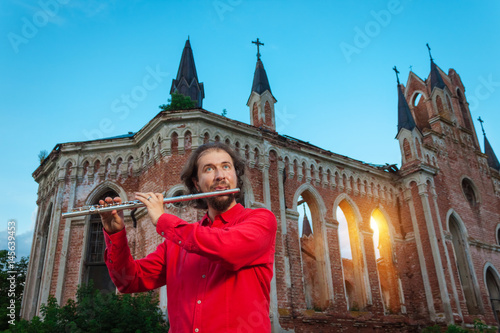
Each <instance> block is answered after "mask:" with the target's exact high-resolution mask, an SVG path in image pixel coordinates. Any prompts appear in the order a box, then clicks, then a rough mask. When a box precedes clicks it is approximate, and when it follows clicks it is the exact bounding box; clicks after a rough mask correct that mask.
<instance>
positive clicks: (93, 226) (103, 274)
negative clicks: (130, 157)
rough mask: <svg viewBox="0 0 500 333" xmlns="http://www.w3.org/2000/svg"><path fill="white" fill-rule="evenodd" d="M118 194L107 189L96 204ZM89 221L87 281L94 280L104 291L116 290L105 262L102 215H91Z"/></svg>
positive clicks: (86, 257) (95, 286)
mask: <svg viewBox="0 0 500 333" xmlns="http://www.w3.org/2000/svg"><path fill="white" fill-rule="evenodd" d="M117 196H118V194H117V193H116V192H115V191H112V190H110V191H107V192H105V193H103V194H102V195H101V196H99V198H98V199H97V200H96V202H94V204H98V203H99V200H101V199H104V198H106V197H111V198H115V197H117ZM89 222H90V223H89V229H88V237H87V254H86V256H85V259H86V260H85V269H86V271H85V273H86V274H85V282H86V283H89V282H90V280H92V281H93V283H94V288H95V289H99V290H101V291H104V292H114V291H115V290H116V287H115V285H114V284H113V281H111V278H110V277H109V272H108V268H107V267H106V263H105V262H104V250H105V249H106V244H105V243H104V234H103V231H102V223H101V217H100V216H99V214H94V215H91V216H90V221H89Z"/></svg>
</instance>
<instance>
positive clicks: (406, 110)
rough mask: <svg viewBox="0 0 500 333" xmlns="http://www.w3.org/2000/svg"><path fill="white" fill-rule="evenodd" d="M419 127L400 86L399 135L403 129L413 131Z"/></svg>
mask: <svg viewBox="0 0 500 333" xmlns="http://www.w3.org/2000/svg"><path fill="white" fill-rule="evenodd" d="M415 127H417V125H416V124H415V120H414V119H413V116H412V114H411V111H410V106H409V105H408V102H407V101H406V98H405V96H404V94H403V87H402V86H401V85H398V133H399V131H401V129H403V128H406V129H407V130H409V131H411V130H413V129H414V128H415Z"/></svg>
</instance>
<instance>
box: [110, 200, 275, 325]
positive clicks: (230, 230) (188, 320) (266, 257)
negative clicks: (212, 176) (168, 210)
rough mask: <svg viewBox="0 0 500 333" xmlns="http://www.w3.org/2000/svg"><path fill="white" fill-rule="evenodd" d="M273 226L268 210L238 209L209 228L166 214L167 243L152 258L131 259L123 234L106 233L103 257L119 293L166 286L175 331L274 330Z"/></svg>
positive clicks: (161, 229) (162, 222)
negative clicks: (271, 313) (271, 314)
mask: <svg viewBox="0 0 500 333" xmlns="http://www.w3.org/2000/svg"><path fill="white" fill-rule="evenodd" d="M276 228H277V225H276V217H275V216H274V215H273V213H272V212H270V211H269V210H267V209H263V208H259V209H245V208H244V207H243V206H242V205H240V204H237V205H236V206H234V207H232V208H231V209H230V210H228V211H227V212H225V213H223V214H221V215H217V216H216V217H215V220H214V221H213V223H212V222H211V221H210V219H209V218H208V215H205V217H204V218H203V219H202V220H201V221H199V222H197V223H187V222H185V221H183V220H181V219H180V218H178V217H177V216H174V215H170V214H163V215H162V216H161V217H160V218H159V220H158V224H157V225H156V231H157V232H158V233H159V234H160V235H162V236H163V237H165V241H164V242H162V243H161V244H160V245H158V247H157V248H156V250H155V251H154V252H153V253H151V254H149V255H148V256H147V257H146V258H144V259H139V260H134V259H133V258H132V256H131V255H130V249H129V247H128V242H127V238H126V233H125V229H123V230H122V231H120V232H117V233H115V234H112V235H108V234H107V233H106V232H104V234H105V241H106V251H105V253H104V258H105V261H106V265H107V266H108V270H109V273H110V275H111V279H112V280H113V282H114V283H115V285H116V287H117V288H118V290H119V291H120V292H123V293H134V292H141V291H146V290H151V289H155V288H158V287H161V286H163V285H165V284H166V285H167V299H168V316H169V320H170V332H172V333H176V332H182V333H185V332H194V333H205V332H207V333H213V332H216V333H218V332H259V333H260V332H271V323H270V320H269V293H270V285H271V279H272V277H273V262H274V244H275V239H276ZM131 315H133V314H131Z"/></svg>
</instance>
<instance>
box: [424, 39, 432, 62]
mask: <svg viewBox="0 0 500 333" xmlns="http://www.w3.org/2000/svg"><path fill="white" fill-rule="evenodd" d="M425 45H427V49H428V50H429V57H430V58H431V61H433V60H434V59H432V55H431V47H430V46H429V43H427V44H425Z"/></svg>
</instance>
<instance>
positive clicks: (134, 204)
mask: <svg viewBox="0 0 500 333" xmlns="http://www.w3.org/2000/svg"><path fill="white" fill-rule="evenodd" d="M238 192H240V189H239V188H234V189H230V190H223V191H214V192H206V193H198V194H186V195H180V196H178V197H171V198H165V199H163V204H164V205H165V204H168V203H173V202H181V201H190V200H196V199H203V198H209V197H215V196H219V195H228V194H235V193H238ZM145 206H146V205H145V204H143V203H142V202H140V201H139V200H133V201H125V202H122V203H120V204H104V205H93V206H83V207H80V208H75V209H73V210H71V211H69V212H66V213H62V217H63V218H71V217H77V216H83V215H92V214H99V213H104V212H111V211H113V210H115V209H116V210H123V209H133V208H139V207H145Z"/></svg>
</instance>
